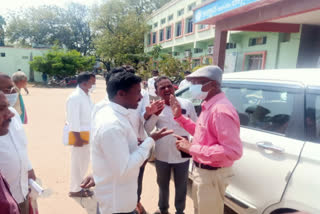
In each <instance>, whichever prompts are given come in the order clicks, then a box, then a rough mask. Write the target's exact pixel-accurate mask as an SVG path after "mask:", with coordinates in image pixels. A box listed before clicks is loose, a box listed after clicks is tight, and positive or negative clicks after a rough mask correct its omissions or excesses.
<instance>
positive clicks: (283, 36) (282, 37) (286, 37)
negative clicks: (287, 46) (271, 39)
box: [280, 33, 291, 42]
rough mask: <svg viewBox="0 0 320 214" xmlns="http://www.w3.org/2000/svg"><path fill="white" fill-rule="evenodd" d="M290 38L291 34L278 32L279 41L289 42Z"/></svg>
mask: <svg viewBox="0 0 320 214" xmlns="http://www.w3.org/2000/svg"><path fill="white" fill-rule="evenodd" d="M290 39H291V34H290V33H281V34H280V41H281V42H289V41H290Z"/></svg>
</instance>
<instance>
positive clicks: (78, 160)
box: [70, 145, 90, 192]
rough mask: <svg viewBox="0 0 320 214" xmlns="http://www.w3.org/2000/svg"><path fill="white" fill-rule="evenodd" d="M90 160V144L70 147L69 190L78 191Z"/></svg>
mask: <svg viewBox="0 0 320 214" xmlns="http://www.w3.org/2000/svg"><path fill="white" fill-rule="evenodd" d="M89 162H90V146H89V145H84V146H82V147H74V146H72V148H71V182H70V192H79V191H80V190H81V189H82V188H81V187H80V184H81V182H82V181H83V179H84V178H85V175H86V173H87V171H88V167H89Z"/></svg>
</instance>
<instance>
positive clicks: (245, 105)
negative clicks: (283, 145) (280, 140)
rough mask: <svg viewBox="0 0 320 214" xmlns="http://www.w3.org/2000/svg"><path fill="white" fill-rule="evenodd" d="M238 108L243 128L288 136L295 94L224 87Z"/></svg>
mask: <svg viewBox="0 0 320 214" xmlns="http://www.w3.org/2000/svg"><path fill="white" fill-rule="evenodd" d="M223 91H224V92H225V94H226V96H227V97H228V99H229V100H230V101H231V102H232V104H233V105H234V107H235V108H236V110H237V112H238V114H239V118H240V123H241V126H246V127H249V128H256V129H261V130H266V131H269V132H274V133H277V134H281V135H285V136H286V135H288V133H287V130H288V126H289V123H290V120H291V118H292V112H293V107H294V96H295V95H294V94H293V93H289V92H287V91H273V90H266V89H252V88H251V87H250V88H246V87H241V88H233V87H224V88H223Z"/></svg>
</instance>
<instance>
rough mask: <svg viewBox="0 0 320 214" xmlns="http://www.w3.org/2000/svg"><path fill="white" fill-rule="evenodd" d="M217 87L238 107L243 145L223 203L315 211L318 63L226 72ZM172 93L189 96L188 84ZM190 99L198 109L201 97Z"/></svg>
mask: <svg viewBox="0 0 320 214" xmlns="http://www.w3.org/2000/svg"><path fill="white" fill-rule="evenodd" d="M222 89H223V91H224V93H225V94H226V96H227V97H228V99H229V100H230V101H231V102H232V103H233V105H234V107H235V108H236V109H237V111H238V114H239V118H240V122H241V132H240V135H241V140H242V142H243V148H244V152H243V156H242V158H241V159H240V160H238V161H236V162H235V164H234V166H233V169H234V172H235V176H234V177H233V179H232V182H231V184H230V185H229V187H228V188H227V192H226V195H225V199H226V200H225V202H226V204H227V206H228V207H230V208H231V209H233V210H234V211H235V212H237V213H271V214H278V213H289V212H294V211H305V212H308V213H320V69H291V70H263V71H250V72H238V73H231V74H225V75H224V76H223V84H222ZM176 94H177V96H180V97H184V98H187V99H190V95H189V92H188V88H184V89H181V90H179V91H177V93H176ZM190 100H191V101H192V102H193V103H194V105H195V107H196V110H198V111H199V104H200V101H199V100H192V99H190ZM318 176H319V178H318Z"/></svg>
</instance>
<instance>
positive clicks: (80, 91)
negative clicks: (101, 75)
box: [76, 85, 89, 97]
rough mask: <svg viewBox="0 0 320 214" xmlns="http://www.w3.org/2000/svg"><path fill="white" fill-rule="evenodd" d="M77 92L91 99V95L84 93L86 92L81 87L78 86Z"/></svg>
mask: <svg viewBox="0 0 320 214" xmlns="http://www.w3.org/2000/svg"><path fill="white" fill-rule="evenodd" d="M76 90H77V91H78V92H79V94H81V95H82V96H87V97H89V94H86V92H84V90H83V89H82V88H80V86H79V85H78V86H77V88H76Z"/></svg>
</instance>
